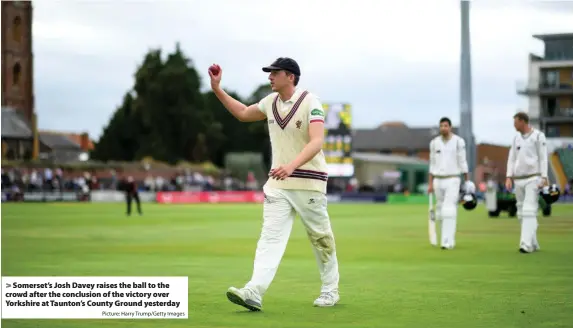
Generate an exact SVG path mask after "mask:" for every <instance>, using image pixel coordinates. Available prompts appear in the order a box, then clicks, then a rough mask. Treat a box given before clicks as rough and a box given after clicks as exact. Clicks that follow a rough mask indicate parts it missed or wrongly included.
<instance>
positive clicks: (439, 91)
mask: <svg viewBox="0 0 573 328" xmlns="http://www.w3.org/2000/svg"><path fill="white" fill-rule="evenodd" d="M287 5H288V6H287ZM572 6H573V3H572V4H571V5H567V4H565V3H564V2H561V3H555V2H553V3H546V4H544V5H539V4H538V5H533V4H531V2H527V1H525V0H523V1H510V0H508V1H481V0H480V1H475V2H472V8H471V33H472V35H471V37H472V70H473V109H474V118H473V120H474V134H475V136H476V139H477V141H478V142H492V143H500V144H508V143H509V142H508V140H509V139H510V137H511V135H513V133H514V131H513V127H512V115H513V113H515V112H516V110H517V109H519V108H524V107H526V106H527V101H526V100H525V99H524V98H522V97H520V96H518V95H517V94H516V83H517V82H518V81H520V80H525V79H526V78H527V59H528V53H530V52H533V53H537V54H542V53H543V44H542V43H541V42H540V41H537V40H535V39H533V38H532V37H531V35H532V34H540V33H555V32H557V33H558V32H573V19H571V17H572V16H573V8H572ZM459 7H460V6H459V2H458V1H457V0H433V1H424V0H402V1H380V0H360V1H348V0H306V1H305V0H289V1H278V0H276V1H268V0H241V1H235V0H208V1H207V0H204V1H199V0H165V1H150V0H148V1H144V0H131V1H127V0H124V1H121V0H120V1H36V2H34V28H33V34H34V35H33V38H34V39H33V40H34V41H33V43H34V59H35V67H34V69H35V93H36V110H37V112H38V114H39V123H40V128H42V129H57V130H65V131H78V132H79V131H88V132H89V134H90V136H91V137H92V138H94V139H98V138H99V136H100V135H101V132H102V128H103V126H104V125H105V124H106V123H107V122H108V120H109V118H110V116H111V115H112V113H113V111H114V110H115V108H116V107H117V105H118V104H119V103H120V102H121V99H122V95H123V94H124V93H125V91H126V90H128V89H129V88H131V86H132V83H133V78H132V77H133V73H134V71H135V68H136V65H137V64H138V63H139V62H140V61H141V60H142V58H143V55H144V54H145V52H146V51H147V50H148V49H149V48H155V47H161V48H163V49H165V52H168V51H172V50H173V48H174V46H175V43H176V42H178V41H179V42H180V43H181V45H182V48H183V50H184V51H185V52H186V54H187V55H188V56H189V57H191V58H192V59H193V61H194V64H195V66H196V68H197V69H198V70H199V72H200V73H201V74H202V75H203V77H204V79H203V86H204V87H205V88H207V87H208V75H207V74H206V72H207V68H208V66H209V65H210V64H212V63H218V64H220V65H221V66H222V68H223V71H224V75H223V82H222V84H223V85H224V87H226V88H229V89H232V90H236V91H237V92H238V93H239V94H241V95H243V96H248V95H249V94H250V93H251V92H252V91H253V90H254V88H255V87H257V86H258V85H260V84H261V83H266V82H267V81H268V80H267V75H266V74H265V73H263V72H262V71H261V67H262V66H263V65H266V64H269V63H271V62H272V61H273V60H274V59H275V58H276V57H279V56H289V57H292V58H294V59H296V60H297V61H298V62H299V64H300V66H301V70H302V77H301V84H300V86H301V87H302V88H308V89H309V90H310V91H312V92H314V93H315V94H317V95H318V96H319V97H321V99H322V101H323V102H348V103H351V104H352V105H353V125H354V127H356V128H374V127H376V126H378V125H379V124H381V123H383V122H385V121H403V122H405V123H406V124H408V125H410V126H432V125H434V126H435V125H437V122H438V120H439V118H440V117H441V116H449V117H451V119H452V121H453V122H454V124H455V125H457V124H458V123H459V116H460V115H459V107H460V106H459V53H460V9H459Z"/></svg>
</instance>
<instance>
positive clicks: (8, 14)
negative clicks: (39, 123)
mask: <svg viewBox="0 0 573 328" xmlns="http://www.w3.org/2000/svg"><path fill="white" fill-rule="evenodd" d="M1 3H2V106H3V107H4V106H7V107H13V108H15V109H17V110H20V111H21V113H22V114H23V115H24V116H25V117H26V119H27V120H28V122H30V123H32V120H33V116H34V65H33V64H34V60H33V55H32V2H31V1H2V2H1Z"/></svg>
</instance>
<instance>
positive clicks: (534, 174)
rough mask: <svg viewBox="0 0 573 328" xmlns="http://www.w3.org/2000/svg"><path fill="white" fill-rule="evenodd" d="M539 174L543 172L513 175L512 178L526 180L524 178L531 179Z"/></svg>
mask: <svg viewBox="0 0 573 328" xmlns="http://www.w3.org/2000/svg"><path fill="white" fill-rule="evenodd" d="M538 176H541V174H539V173H533V174H529V175H520V176H517V177H512V179H513V180H524V179H529V178H533V177H538Z"/></svg>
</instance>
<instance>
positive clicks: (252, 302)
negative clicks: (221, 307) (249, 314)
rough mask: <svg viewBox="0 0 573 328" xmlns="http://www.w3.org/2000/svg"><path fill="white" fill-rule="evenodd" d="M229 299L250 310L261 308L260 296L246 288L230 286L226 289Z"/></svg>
mask: <svg viewBox="0 0 573 328" xmlns="http://www.w3.org/2000/svg"><path fill="white" fill-rule="evenodd" d="M227 298H228V299H229V301H231V302H233V303H235V304H237V305H240V306H242V307H244V308H247V309H249V310H250V311H261V310H262V309H263V306H262V302H261V299H260V297H258V295H256V294H255V292H253V291H252V290H250V289H248V288H241V289H239V288H235V287H231V288H229V290H228V291H227Z"/></svg>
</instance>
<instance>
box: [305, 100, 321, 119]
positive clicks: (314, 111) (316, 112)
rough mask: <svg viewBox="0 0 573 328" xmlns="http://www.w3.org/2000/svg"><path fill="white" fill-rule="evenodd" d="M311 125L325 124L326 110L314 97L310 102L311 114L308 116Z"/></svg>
mask: <svg viewBox="0 0 573 328" xmlns="http://www.w3.org/2000/svg"><path fill="white" fill-rule="evenodd" d="M308 122H309V123H317V122H320V123H324V108H323V107H322V103H321V102H320V100H319V99H318V98H317V97H315V96H313V97H312V99H311V101H310V113H309V115H308Z"/></svg>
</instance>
